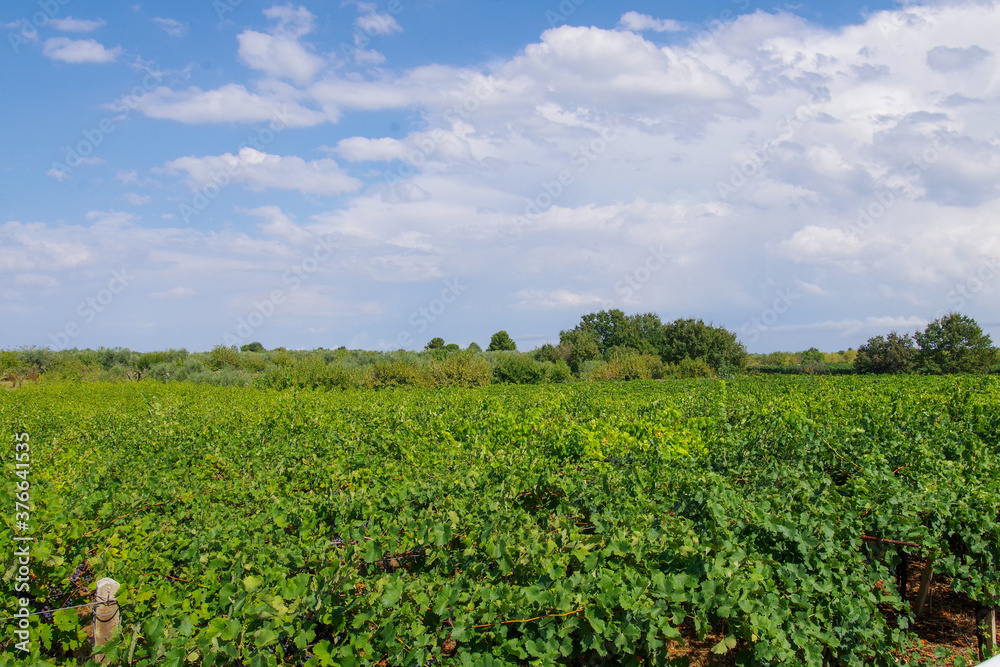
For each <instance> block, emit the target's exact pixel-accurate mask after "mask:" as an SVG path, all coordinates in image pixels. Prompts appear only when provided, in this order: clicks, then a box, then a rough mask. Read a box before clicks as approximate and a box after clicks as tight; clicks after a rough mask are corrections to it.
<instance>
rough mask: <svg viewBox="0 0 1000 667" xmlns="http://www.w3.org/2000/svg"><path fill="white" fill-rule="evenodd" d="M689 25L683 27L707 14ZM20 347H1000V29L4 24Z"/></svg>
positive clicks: (368, 5) (448, 3)
mask: <svg viewBox="0 0 1000 667" xmlns="http://www.w3.org/2000/svg"><path fill="white" fill-rule="evenodd" d="M685 5H686V6H685ZM0 27H2V28H3V30H2V32H0V34H2V35H3V37H4V38H3V41H4V44H3V45H0V81H2V84H0V85H2V86H3V90H4V91H5V94H4V95H2V96H0V110H2V111H0V113H2V118H3V119H4V122H3V123H2V124H0V145H2V146H3V151H2V152H0V202H2V209H0V215H2V217H0V293H2V299H0V347H7V348H10V347H17V346H21V345H39V346H43V345H47V346H49V347H51V348H53V349H60V348H66V347H97V346H101V345H104V346H127V347H130V348H132V349H138V350H151V349H163V348H166V347H182V346H183V347H187V348H188V349H189V350H206V349H210V348H211V347H212V346H213V345H215V344H219V343H226V344H242V343H246V342H250V341H260V342H262V343H263V344H264V345H265V347H268V348H271V347H277V346H285V347H289V348H310V349H311V348H315V347H327V348H331V347H337V346H340V345H346V346H348V347H351V348H365V349H398V348H408V349H420V348H422V347H423V345H424V344H425V343H426V342H427V341H428V340H429V339H430V338H432V337H435V336H441V337H443V338H444V339H445V340H446V341H448V342H456V343H459V344H461V345H463V346H465V345H467V344H468V343H470V342H472V341H476V342H478V343H480V344H481V345H485V343H487V342H488V341H489V338H490V335H491V334H492V333H494V332H495V331H497V330H500V329H505V330H507V331H508V332H509V333H510V334H511V336H512V337H513V338H514V339H515V340H516V341H517V343H518V345H519V348H520V349H531V348H534V347H537V346H538V345H540V344H542V343H544V342H549V341H553V340H555V339H557V338H558V334H559V331H560V330H561V329H567V328H571V327H572V326H574V325H575V323H576V322H578V321H579V318H580V316H581V315H583V314H585V313H589V312H594V311H597V310H600V309H603V308H610V307H615V308H621V309H622V310H624V311H626V312H629V313H634V312H648V311H654V312H656V313H659V315H660V316H661V317H662V318H663V319H664V320H665V321H666V320H672V319H675V318H678V317H699V318H703V319H705V320H710V321H712V322H714V323H716V324H720V325H723V326H726V327H727V328H729V329H732V330H735V331H737V332H738V333H739V335H740V337H741V339H742V340H743V341H744V342H745V343H746V344H747V347H748V348H749V349H750V350H751V351H757V352H766V351H772V350H801V349H805V348H808V347H811V346H816V347H819V348H821V349H824V350H828V351H837V350H842V349H846V348H848V347H855V348H856V347H857V346H858V345H860V344H862V343H864V341H865V340H867V339H868V338H869V337H871V336H873V335H876V334H879V333H887V332H888V331H890V330H893V329H896V330H899V331H913V330H915V329H917V328H922V327H923V326H924V324H925V323H926V322H927V321H928V320H930V319H933V318H934V317H937V316H940V315H941V314H943V313H944V312H947V311H951V310H957V311H959V312H963V313H966V314H969V315H972V316H973V317H975V318H976V319H977V320H978V321H979V322H980V323H981V324H983V325H984V328H986V329H987V330H988V331H990V333H991V334H992V335H993V337H994V340H998V339H1000V314H998V307H1000V289H998V288H1000V260H998V259H997V258H998V257H1000V234H998V232H1000V134H998V131H1000V120H998V119H1000V97H998V94H1000V80H998V69H997V58H998V54H997V51H998V49H1000V42H998V41H997V35H1000V3H998V2H957V1H956V2H950V1H942V2H927V3H919V4H918V3H907V4H899V3H895V2H889V1H885V2H883V1H881V0H876V1H874V2H869V3H867V4H861V3H859V2H855V1H853V0H850V1H847V2H838V3H836V4H835V5H834V3H828V2H815V1H813V0H807V1H806V2H804V3H799V4H794V5H772V4H756V3H755V1H754V0H724V1H723V0H711V1H710V2H707V3H674V2H653V1H646V0H637V1H635V2H631V3H620V2H608V1H604V0H561V2H560V1H558V0H551V1H550V2H544V1H540V0H535V1H531V2H529V1H528V0H503V1H501V0H464V1H463V0H378V1H377V2H365V1H350V0H345V1H343V2H339V3H338V2H333V3H331V2H322V3H321V2H304V3H301V4H300V3H293V4H271V3H261V2H256V1H254V0H197V1H195V0H180V1H177V2H172V3H148V4H147V3H139V4H132V3H130V2H123V1H120V0H115V1H109V2H102V3H85V2H80V1H79V0H75V1H74V0H47V1H45V0H41V1H36V2H20V1H17V2H8V3H4V6H3V9H2V10H0Z"/></svg>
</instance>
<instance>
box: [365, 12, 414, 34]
mask: <svg viewBox="0 0 1000 667" xmlns="http://www.w3.org/2000/svg"><path fill="white" fill-rule="evenodd" d="M354 24H355V25H356V26H358V27H359V28H361V30H363V31H364V32H365V33H367V34H369V35H391V34H393V33H397V32H402V31H403V27H402V26H400V25H399V23H398V22H397V21H396V19H395V17H393V16H391V15H389V14H379V13H378V12H376V11H375V10H374V9H371V10H369V11H366V12H365V13H364V14H362V15H361V16H359V17H358V18H357V19H355V20H354Z"/></svg>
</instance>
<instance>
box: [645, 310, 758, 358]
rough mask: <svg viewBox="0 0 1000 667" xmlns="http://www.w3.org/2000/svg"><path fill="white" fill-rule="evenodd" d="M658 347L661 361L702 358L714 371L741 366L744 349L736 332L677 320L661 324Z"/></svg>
mask: <svg viewBox="0 0 1000 667" xmlns="http://www.w3.org/2000/svg"><path fill="white" fill-rule="evenodd" d="M661 335H662V339H661V343H660V346H659V350H660V356H661V358H662V359H663V361H665V362H667V363H670V364H676V363H680V362H681V361H683V360H684V359H703V360H704V361H705V362H706V363H707V364H708V365H709V366H711V367H712V369H713V370H715V371H718V370H719V369H720V368H724V367H730V368H734V369H742V368H744V367H745V366H746V364H747V351H746V348H745V347H743V343H741V342H739V341H738V340H737V339H736V334H735V333H734V332H732V331H729V330H727V329H724V328H723V327H717V326H713V325H711V324H705V322H704V321H702V320H696V319H677V320H674V321H673V322H669V323H667V324H664V325H663V327H662V334H661Z"/></svg>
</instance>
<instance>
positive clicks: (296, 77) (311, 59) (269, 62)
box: [237, 5, 326, 84]
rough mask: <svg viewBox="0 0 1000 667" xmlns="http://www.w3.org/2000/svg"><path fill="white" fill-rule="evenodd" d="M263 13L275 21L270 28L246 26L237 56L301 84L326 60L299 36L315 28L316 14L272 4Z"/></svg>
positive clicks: (241, 34)
mask: <svg viewBox="0 0 1000 667" xmlns="http://www.w3.org/2000/svg"><path fill="white" fill-rule="evenodd" d="M264 14H265V16H267V17H268V18H269V19H271V20H272V21H275V22H276V25H275V26H274V27H273V29H272V30H271V31H270V32H267V33H263V32H257V31H254V30H245V31H243V32H242V33H240V35H239V36H238V38H237V39H238V40H239V44H240V46H239V55H240V60H242V61H243V63H244V64H246V65H247V66H248V67H252V68H253V69H257V70H260V71H262V72H264V73H265V74H268V75H270V76H273V77H277V78H286V79H292V80H293V81H296V82H298V83H300V84H304V83H306V82H307V81H309V80H310V79H311V78H312V77H313V76H315V74H316V72H318V71H319V70H320V68H322V67H323V65H324V64H325V62H326V61H325V60H324V59H323V58H322V57H320V56H318V55H316V54H315V53H312V52H311V51H310V50H309V48H307V47H306V46H303V45H302V44H301V43H300V42H299V39H300V38H301V37H303V36H305V35H307V34H309V33H310V32H312V31H313V29H314V22H315V18H316V17H315V16H313V15H312V13H310V12H309V10H307V9H306V8H305V7H292V6H291V5H285V6H283V7H271V8H270V9H266V10H264Z"/></svg>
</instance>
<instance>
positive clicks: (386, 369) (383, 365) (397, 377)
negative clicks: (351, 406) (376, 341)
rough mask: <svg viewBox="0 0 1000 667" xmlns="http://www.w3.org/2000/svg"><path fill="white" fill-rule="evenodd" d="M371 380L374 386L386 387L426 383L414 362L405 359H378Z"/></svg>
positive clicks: (424, 384) (418, 385)
mask: <svg viewBox="0 0 1000 667" xmlns="http://www.w3.org/2000/svg"><path fill="white" fill-rule="evenodd" d="M373 380H374V384H375V386H376V387H379V388H382V389H386V388H391V387H420V386H426V384H428V383H427V382H425V381H424V377H423V373H421V370H420V368H419V367H418V366H417V365H416V364H412V363H407V362H405V361H380V362H378V363H376V364H375V368H374V369H373Z"/></svg>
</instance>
